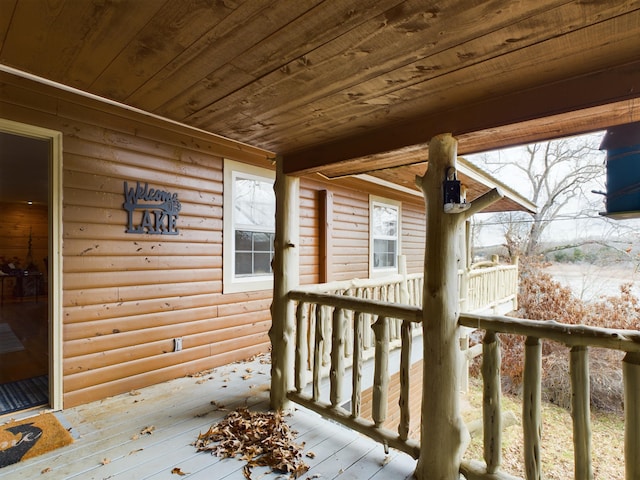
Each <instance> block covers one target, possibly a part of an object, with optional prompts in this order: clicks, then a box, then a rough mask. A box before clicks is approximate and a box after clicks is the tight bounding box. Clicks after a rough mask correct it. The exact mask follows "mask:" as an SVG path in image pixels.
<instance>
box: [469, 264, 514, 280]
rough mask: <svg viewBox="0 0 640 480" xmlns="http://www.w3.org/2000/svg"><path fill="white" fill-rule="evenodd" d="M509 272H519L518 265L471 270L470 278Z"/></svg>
mask: <svg viewBox="0 0 640 480" xmlns="http://www.w3.org/2000/svg"><path fill="white" fill-rule="evenodd" d="M508 270H515V271H517V270H518V265H496V266H494V267H481V268H472V269H470V270H469V275H470V276H472V277H473V276H477V275H482V274H483V273H492V272H503V271H508Z"/></svg>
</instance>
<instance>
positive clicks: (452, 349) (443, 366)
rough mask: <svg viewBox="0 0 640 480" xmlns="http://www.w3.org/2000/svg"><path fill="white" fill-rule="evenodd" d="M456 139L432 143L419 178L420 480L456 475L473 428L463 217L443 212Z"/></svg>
mask: <svg viewBox="0 0 640 480" xmlns="http://www.w3.org/2000/svg"><path fill="white" fill-rule="evenodd" d="M456 156H457V141H456V139H455V138H453V137H452V136H451V135H450V134H442V135H438V136H436V137H434V138H433V139H432V140H431V142H430V144H429V166H428V169H427V172H426V173H425V174H424V177H418V178H416V183H417V184H418V185H419V186H420V187H421V188H422V191H423V192H424V196H425V201H426V213H427V242H426V251H425V257H424V291H423V306H422V309H423V318H422V329H423V337H422V343H423V348H424V361H423V365H424V368H423V391H422V428H421V434H420V442H421V446H420V458H419V459H418V464H417V467H416V478H417V479H418V480H457V479H458V478H459V470H460V462H461V460H462V455H463V454H464V451H465V449H466V447H467V445H468V443H469V439H470V437H469V432H468V431H467V428H466V426H465V424H464V422H463V421H462V418H461V416H460V398H459V392H458V387H459V385H460V382H459V380H458V376H459V373H460V344H459V342H458V313H459V311H458V309H459V302H458V298H459V297H458V295H459V293H458V292H459V286H458V270H459V268H460V267H461V266H463V265H460V263H461V260H462V259H461V258H460V257H459V255H457V253H458V248H457V240H458V233H459V232H460V227H461V225H462V224H463V222H464V220H465V216H463V215H460V214H459V213H444V200H443V199H444V191H443V181H444V180H445V178H446V176H447V173H448V170H449V169H450V168H454V169H455V167H456Z"/></svg>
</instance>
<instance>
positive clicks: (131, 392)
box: [129, 390, 141, 397]
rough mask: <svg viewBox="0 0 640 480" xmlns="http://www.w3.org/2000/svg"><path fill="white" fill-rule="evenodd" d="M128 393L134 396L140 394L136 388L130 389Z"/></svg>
mask: <svg viewBox="0 0 640 480" xmlns="http://www.w3.org/2000/svg"><path fill="white" fill-rule="evenodd" d="M129 395H131V396H132V397H134V396H136V395H141V393H140V392H139V391H138V390H131V391H130V392H129Z"/></svg>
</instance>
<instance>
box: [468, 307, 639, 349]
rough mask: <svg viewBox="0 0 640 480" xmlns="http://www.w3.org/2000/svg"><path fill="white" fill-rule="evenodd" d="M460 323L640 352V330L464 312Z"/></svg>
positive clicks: (572, 344)
mask: <svg viewBox="0 0 640 480" xmlns="http://www.w3.org/2000/svg"><path fill="white" fill-rule="evenodd" d="M458 323H459V324H460V325H462V326H465V327H470V328H474V329H476V328H479V329H482V330H491V331H494V332H498V333H511V334H514V335H525V336H528V337H536V338H547V339H549V340H554V341H556V342H560V343H564V344H565V345H568V346H585V347H588V346H591V347H602V348H609V349H614V350H622V351H625V352H640V331H638V330H618V329H612V328H600V327H591V326H588V325H569V324H565V323H558V322H556V321H553V320H547V321H542V320H525V319H521V318H512V317H505V316H501V315H479V314H473V313H463V314H461V315H460V318H459V320H458Z"/></svg>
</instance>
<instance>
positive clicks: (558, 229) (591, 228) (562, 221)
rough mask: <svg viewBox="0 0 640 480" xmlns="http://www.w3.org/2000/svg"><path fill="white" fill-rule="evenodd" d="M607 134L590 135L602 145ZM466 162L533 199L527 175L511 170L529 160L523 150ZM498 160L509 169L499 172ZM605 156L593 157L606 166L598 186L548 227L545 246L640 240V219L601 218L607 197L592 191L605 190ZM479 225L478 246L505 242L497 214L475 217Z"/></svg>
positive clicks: (480, 156) (471, 157)
mask: <svg viewBox="0 0 640 480" xmlns="http://www.w3.org/2000/svg"><path fill="white" fill-rule="evenodd" d="M603 135H604V132H598V133H596V134H590V135H589V136H588V137H590V140H592V142H595V144H596V145H599V144H600V142H601V140H602V137H603ZM575 140H576V141H581V140H582V137H575ZM465 159H466V160H469V161H471V162H472V163H473V164H475V165H477V166H478V167H480V168H482V169H483V170H485V171H487V172H489V173H491V174H492V175H494V176H495V177H496V178H497V179H498V180H500V181H501V182H502V183H504V184H505V185H508V186H510V187H511V188H513V189H514V190H516V191H518V192H520V193H521V194H523V195H524V196H526V197H527V198H529V199H531V194H532V190H531V187H530V183H529V181H528V180H527V178H526V176H525V174H524V173H523V172H522V171H521V170H519V169H518V168H515V167H512V166H510V165H512V164H513V163H514V162H520V163H522V162H523V161H524V159H526V152H525V150H524V147H513V148H509V149H504V150H500V151H493V152H487V153H483V154H477V155H468V156H465ZM497 160H499V161H500V163H504V164H505V165H506V166H505V167H503V168H501V169H500V170H496V169H495V166H494V165H492V163H494V162H495V161H497ZM605 160H606V152H605V151H597V152H595V153H594V161H595V162H596V163H599V164H601V165H602V166H603V168H602V175H600V176H598V178H597V179H596V181H595V182H593V183H591V184H589V185H588V186H587V187H586V188H585V189H584V192H585V193H584V197H582V198H579V199H578V198H576V199H574V200H573V201H571V202H570V203H569V204H568V205H566V207H565V208H564V209H563V210H561V211H560V212H559V214H558V216H557V217H556V218H554V220H553V221H551V222H550V223H549V226H548V228H547V230H546V231H545V232H544V234H543V238H542V241H543V242H566V243H571V242H574V241H576V240H584V239H587V238H593V237H597V238H604V239H611V240H613V239H615V240H616V241H627V240H632V239H634V238H635V237H639V236H640V219H631V220H611V219H609V218H606V217H604V216H602V215H600V214H599V213H600V212H604V211H605V210H606V206H605V197H604V196H603V195H600V194H596V193H592V190H597V191H605V190H606V169H605V164H606V162H605ZM474 219H475V221H476V223H480V224H481V225H482V226H481V227H480V229H479V231H480V234H479V235H478V236H477V237H476V241H475V243H476V245H480V246H488V245H496V244H501V243H502V242H503V241H504V227H503V226H502V225H501V224H500V223H499V221H498V220H497V219H496V218H495V215H494V214H478V215H476V216H475V217H474ZM529 219H530V216H525V218H524V219H523V220H522V221H524V222H527V223H528V222H530V220H529Z"/></svg>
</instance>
